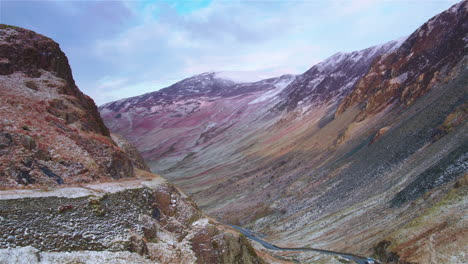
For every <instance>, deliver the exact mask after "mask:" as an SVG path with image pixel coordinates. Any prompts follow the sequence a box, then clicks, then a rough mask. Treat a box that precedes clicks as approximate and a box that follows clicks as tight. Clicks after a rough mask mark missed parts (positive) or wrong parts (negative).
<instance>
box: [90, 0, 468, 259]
mask: <svg viewBox="0 0 468 264" xmlns="http://www.w3.org/2000/svg"><path fill="white" fill-rule="evenodd" d="M467 15H468V1H462V2H460V3H458V4H456V5H454V6H453V7H451V8H450V9H449V10H447V11H444V12H442V13H441V14H439V15H437V16H435V17H433V18H432V19H430V20H429V21H428V22H427V23H425V24H424V25H422V26H421V27H420V28H418V29H417V30H416V31H415V32H414V33H413V34H411V35H410V36H409V37H407V38H402V39H400V40H397V41H392V42H389V43H386V44H383V45H378V46H374V47H371V48H369V49H365V50H362V51H356V52H352V53H338V54H336V55H334V56H332V57H331V58H329V59H327V60H325V61H324V62H322V63H320V64H317V65H315V66H312V67H311V69H309V70H308V71H307V72H305V73H304V74H301V75H298V76H295V77H291V76H283V77H278V78H273V79H269V80H264V81H260V82H254V83H235V84H232V81H229V80H224V79H217V78H214V80H215V81H214V82H215V83H223V85H219V84H217V85H212V84H211V83H212V82H213V81H210V82H209V83H208V82H207V83H206V84H204V83H203V82H202V81H200V80H201V79H203V78H205V77H201V76H210V75H211V73H207V74H202V75H199V76H195V77H192V78H189V79H186V80H183V81H181V82H179V83H177V84H174V85H173V86H170V87H168V88H165V89H163V90H161V91H160V92H155V93H150V94H146V95H143V96H137V97H133V98H129V99H123V100H120V101H118V102H114V103H110V104H106V105H104V106H101V107H100V108H99V110H100V112H101V116H102V117H103V119H104V122H105V123H106V124H107V125H108V126H109V128H110V129H111V131H113V132H116V133H119V134H122V135H123V136H124V137H126V138H127V139H129V140H130V141H131V142H132V143H134V144H135V145H136V147H137V148H138V149H139V150H140V151H141V152H142V154H143V157H144V158H145V160H146V161H148V163H149V165H150V168H151V170H152V171H155V172H158V173H161V174H163V175H165V176H166V177H168V179H169V180H171V181H172V182H173V183H174V184H175V185H177V186H179V187H180V188H182V189H183V190H185V191H187V192H188V193H189V194H190V195H191V197H193V198H194V200H195V201H196V202H197V204H199V205H200V207H201V208H202V209H203V210H205V211H206V212H207V213H209V214H210V215H211V216H213V217H216V218H217V219H219V220H220V221H222V222H227V223H232V224H236V225H242V226H244V227H248V228H250V229H253V230H254V231H256V232H258V233H263V234H264V235H265V237H264V238H265V239H266V240H269V241H271V242H273V243H275V244H278V245H280V246H284V247H313V248H322V249H327V250H334V251H338V252H350V253H354V254H359V255H366V256H373V257H375V258H376V259H379V260H381V261H382V262H384V263H466V262H467V261H468V259H467V258H466V256H465V253H464V252H466V250H467V248H466V245H467V244H468V243H467V242H468V241H467V238H466V237H467V236H466V230H465V229H466V228H465V227H464V226H465V224H464V222H465V220H464V219H465V213H464V212H465V211H466V208H465V207H466V205H465V204H466V199H467V196H466V193H467V192H466V190H467V188H468V187H467V184H466V183H467V169H466V168H467V164H468V160H467V158H468V151H467V150H468V146H467V142H468V138H467V137H468V136H467V135H468V133H467V129H468V125H467V114H466V113H467V99H468V95H467V91H468V90H467V89H466V87H467V86H468V85H467V84H468V70H467V66H468V63H467V62H468V60H467V54H468V52H467V48H466V47H467V46H468V43H467V42H468V22H467V21H468V18H467ZM282 79H283V80H282ZM265 82H267V83H270V84H266V83H265ZM195 83H196V84H195ZM275 83H281V85H278V84H275ZM198 84H200V85H198ZM260 84H261V85H260ZM272 84H273V85H272ZM205 85H206V86H205ZM258 85H260V86H258ZM220 86H221V87H220ZM193 87H196V90H197V91H198V92H196V93H195V92H194V88H193ZM214 87H216V88H214ZM228 87H233V88H228ZM240 87H243V88H240ZM228 91H232V92H228ZM197 93H200V94H199V95H197ZM165 98H170V100H169V99H165ZM174 98H177V99H174ZM187 98H190V99H187ZM151 107H154V108H151ZM153 110H154V111H153ZM276 254H278V253H276ZM280 254H281V255H282V256H283V257H285V258H286V259H290V260H292V259H295V260H299V261H301V262H313V261H317V262H318V261H324V260H323V256H321V255H317V254H312V253H296V254H294V253H291V252H284V253H280Z"/></svg>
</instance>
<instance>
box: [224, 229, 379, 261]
mask: <svg viewBox="0 0 468 264" xmlns="http://www.w3.org/2000/svg"><path fill="white" fill-rule="evenodd" d="M228 226H230V227H232V228H235V229H237V230H239V231H240V232H241V233H242V234H244V235H245V236H246V237H248V238H250V239H252V240H254V241H256V242H258V243H260V244H261V245H262V246H263V247H265V248H266V249H270V250H277V251H313V252H318V253H323V254H328V255H337V256H341V257H343V258H346V259H349V260H351V261H354V262H355V263H357V264H366V263H368V262H366V261H367V258H366V257H362V256H357V255H354V254H350V253H342V252H334V251H329V250H323V249H316V248H309V247H303V248H284V247H278V246H275V245H273V244H271V243H268V242H266V241H265V240H263V239H260V238H258V237H256V236H255V235H254V234H253V233H252V231H250V230H248V229H245V228H242V227H239V226H235V225H230V224H228ZM375 263H376V264H377V263H378V262H377V261H375Z"/></svg>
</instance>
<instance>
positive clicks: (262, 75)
mask: <svg viewBox="0 0 468 264" xmlns="http://www.w3.org/2000/svg"><path fill="white" fill-rule="evenodd" d="M277 76H278V75H277V74H276V73H275V75H273V74H272V73H267V72H259V71H221V72H215V75H214V78H217V79H224V80H229V81H232V82H235V83H251V82H258V81H261V80H264V79H268V78H273V77H277Z"/></svg>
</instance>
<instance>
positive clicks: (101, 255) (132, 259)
mask: <svg viewBox="0 0 468 264" xmlns="http://www.w3.org/2000/svg"><path fill="white" fill-rule="evenodd" d="M8 263H15V264H39V263H41V264H64V263H80V264H95V263H107V264H128V263H140V264H149V263H152V264H157V263H158V262H156V261H152V260H150V259H146V258H144V257H142V256H140V255H138V254H137V253H130V252H128V251H118V252H110V251H74V252H40V251H39V250H37V249H35V248H34V247H31V246H28V247H17V248H7V249H0V264H8Z"/></svg>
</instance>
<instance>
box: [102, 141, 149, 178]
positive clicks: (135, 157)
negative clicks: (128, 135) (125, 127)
mask: <svg viewBox="0 0 468 264" xmlns="http://www.w3.org/2000/svg"><path fill="white" fill-rule="evenodd" d="M111 137H112V139H113V140H114V142H115V143H116V144H117V146H119V148H121V149H122V150H123V151H125V153H127V155H128V156H129V158H130V160H131V161H132V164H133V167H135V168H137V169H140V170H144V171H147V172H149V171H150V169H149V168H148V165H146V163H145V160H144V159H143V157H142V156H141V154H140V152H139V151H138V150H137V149H136V148H135V146H133V145H132V144H130V142H128V141H127V140H126V139H125V138H123V137H122V136H120V135H117V134H111Z"/></svg>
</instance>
